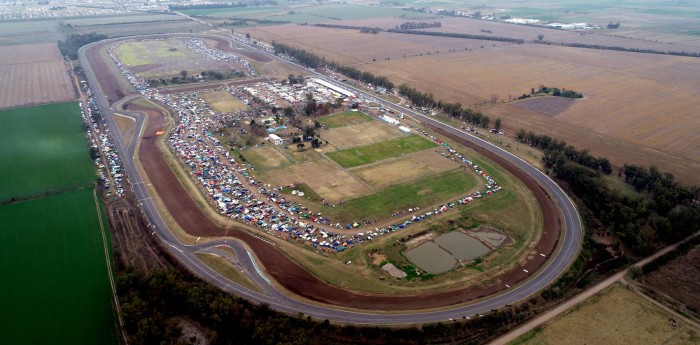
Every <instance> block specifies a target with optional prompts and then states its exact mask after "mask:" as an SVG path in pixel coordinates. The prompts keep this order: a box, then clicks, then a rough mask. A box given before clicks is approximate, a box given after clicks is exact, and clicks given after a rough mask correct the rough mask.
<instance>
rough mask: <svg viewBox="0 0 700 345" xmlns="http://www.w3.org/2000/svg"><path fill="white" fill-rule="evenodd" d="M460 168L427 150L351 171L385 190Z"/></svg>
mask: <svg viewBox="0 0 700 345" xmlns="http://www.w3.org/2000/svg"><path fill="white" fill-rule="evenodd" d="M441 151H442V149H441ZM458 167H459V164H457V163H456V162H453V161H451V160H449V159H447V158H445V157H443V156H441V155H440V154H438V153H436V152H435V151H434V150H426V151H420V152H415V153H411V154H408V155H405V156H402V157H397V158H392V159H387V160H383V161H381V162H379V163H375V164H368V165H364V166H362V167H359V168H353V169H350V171H351V172H352V173H353V174H355V175H357V176H359V177H360V178H362V179H363V180H365V181H367V182H368V183H369V184H371V185H372V186H373V187H375V188H377V189H384V188H386V187H390V186H394V185H399V184H404V183H408V182H411V181H415V180H418V179H420V178H423V177H426V176H430V175H435V174H439V173H442V172H445V171H448V170H452V169H456V168H458ZM465 173H467V170H465ZM465 192H466V191H465Z"/></svg>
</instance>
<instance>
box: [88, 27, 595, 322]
mask: <svg viewBox="0 0 700 345" xmlns="http://www.w3.org/2000/svg"><path fill="white" fill-rule="evenodd" d="M167 36H172V35H167ZM186 36H191V35H186ZM197 36H202V35H197ZM145 37H154V36H153V35H149V36H145ZM160 37H162V36H160ZM207 37H210V38H211V37H212V36H207ZM213 37H215V38H216V39H220V40H222V39H226V38H225V37H221V36H213ZM133 38H134V37H128V38H120V39H113V40H107V41H102V42H97V43H94V44H91V45H88V46H85V47H83V48H81V49H80V51H79V56H80V59H81V63H82V65H83V67H84V69H85V72H86V75H87V78H88V82H89V83H90V85H91V86H92V88H93V90H94V91H95V92H96V93H97V100H98V104H99V106H100V108H101V110H102V112H103V114H105V117H106V118H107V120H108V121H109V125H110V127H111V128H112V130H113V131H115V132H118V128H117V127H116V124H115V123H114V119H113V116H112V109H111V108H110V105H109V102H108V101H107V99H106V97H104V95H103V92H102V89H101V88H100V86H101V84H100V83H98V82H97V78H96V74H95V71H94V69H93V68H94V67H97V68H102V69H104V68H105V66H104V65H103V66H100V64H104V62H103V61H97V60H95V54H94V49H97V47H99V46H100V45H102V44H105V43H106V42H114V41H116V40H124V39H133ZM239 43H241V42H239ZM253 48H254V47H253ZM91 50H92V51H91ZM260 53H261V54H267V55H270V57H271V58H275V59H279V58H278V57H276V56H274V55H271V54H268V53H266V52H260ZM89 55H92V56H91V58H88V56H89ZM283 61H284V60H283ZM285 62H287V63H290V62H289V61H285ZM93 64H94V65H95V66H93ZM292 64H293V63H292ZM297 67H300V68H303V67H301V66H298V65H297ZM309 73H311V74H316V73H315V72H314V71H309ZM316 76H318V77H323V76H320V75H318V74H316ZM103 79H104V78H103ZM331 82H333V83H336V84H338V83H337V82H335V81H331ZM112 83H113V81H112ZM108 84H109V82H108ZM343 87H345V88H351V89H354V90H355V91H356V92H358V93H361V94H364V92H362V91H361V90H357V89H355V88H353V87H351V86H349V85H343ZM367 97H370V98H373V97H372V96H370V95H367ZM379 101H380V102H381V103H383V104H384V105H385V106H387V107H390V108H394V109H396V110H398V111H401V112H404V113H406V114H409V115H410V116H413V117H414V118H417V119H420V120H421V121H422V122H424V123H426V124H428V125H430V126H432V127H434V128H435V129H436V130H438V131H440V132H442V133H443V135H447V136H451V137H452V138H453V139H455V140H459V141H461V142H463V143H465V144H467V145H470V146H472V147H473V148H475V149H477V150H479V151H481V152H482V153H483V154H486V155H487V156H489V158H491V159H493V160H495V161H496V162H497V163H499V164H501V165H502V166H504V167H506V168H507V169H508V167H510V168H511V169H514V171H515V172H516V173H518V172H519V173H520V176H518V177H519V178H520V179H521V180H523V182H525V184H526V185H528V187H530V188H531V189H532V190H533V193H534V194H535V195H536V198H537V199H538V202H540V203H541V204H542V205H545V206H546V205H547V204H549V205H554V203H552V201H554V202H556V206H558V208H559V210H560V211H561V213H559V212H557V210H556V209H555V210H554V211H555V212H554V213H555V214H556V215H557V216H556V217H555V220H554V221H555V222H556V224H550V226H554V227H555V228H556V227H557V225H558V229H561V227H562V226H563V227H565V229H566V230H565V231H564V232H563V236H562V237H561V239H560V243H559V246H558V249H556V248H557V243H556V241H555V243H554V245H553V246H552V247H551V248H553V249H552V250H549V251H548V252H547V253H546V257H541V256H536V259H537V260H533V262H532V263H530V265H532V266H534V269H532V268H531V267H530V266H527V265H526V267H527V268H522V270H523V271H521V272H520V274H519V275H517V276H515V278H517V279H516V280H515V281H516V282H519V285H517V286H515V283H512V284H513V287H512V288H510V289H506V288H505V287H501V289H503V291H501V292H500V293H498V294H495V295H491V294H489V297H484V296H483V294H484V293H485V291H481V292H479V291H478V289H477V290H475V289H471V290H468V291H467V290H464V291H451V292H448V293H445V294H444V295H441V296H440V298H441V303H440V304H438V305H428V306H427V307H426V305H425V304H423V308H431V307H443V306H449V305H454V304H458V303H463V302H465V301H468V300H473V299H475V298H481V297H484V298H482V299H481V300H480V301H478V302H475V303H473V304H469V305H459V306H456V307H454V308H449V309H442V310H438V311H417V312H405V313H402V314H387V313H386V312H372V311H366V312H365V311H349V310H340V309H335V308H333V307H332V306H319V305H318V304H317V303H305V302H301V301H298V300H296V299H292V298H290V297H288V296H286V295H284V294H283V293H282V292H281V291H279V290H278V289H277V288H275V287H274V286H273V285H271V284H270V283H269V279H268V278H267V277H265V276H264V274H263V273H262V272H261V271H260V270H259V268H258V266H257V265H256V262H255V261H254V259H253V257H252V256H251V255H250V254H249V252H248V250H247V249H246V246H247V248H249V249H250V250H251V251H252V252H253V253H256V254H257V255H258V256H259V259H258V260H260V262H261V263H262V264H263V266H264V267H265V269H266V270H267V272H269V274H270V275H271V276H272V277H274V278H275V279H276V280H277V281H279V282H280V283H282V285H283V286H285V287H286V288H288V289H289V290H291V291H292V292H294V293H297V294H299V295H301V296H303V297H307V298H309V299H313V300H316V301H317V302H323V303H328V304H331V305H343V303H338V302H339V300H338V298H340V299H341V301H342V300H345V301H347V300H352V301H354V303H353V304H352V307H354V308H358V309H371V310H379V309H384V310H399V309H404V310H405V309H416V308H414V307H413V304H411V303H408V302H409V301H411V300H415V299H417V298H421V297H423V295H415V296H402V297H395V298H388V297H387V296H377V295H366V294H356V293H352V292H349V291H345V290H342V291H340V292H339V291H331V292H333V294H329V293H326V294H324V291H326V290H328V289H336V290H341V289H338V288H335V287H331V286H329V285H327V284H325V286H324V285H323V284H321V285H318V284H319V280H318V278H316V277H314V276H313V275H311V274H310V273H309V272H308V271H305V270H303V272H305V274H304V273H300V271H298V269H294V267H292V266H284V265H282V266H277V264H280V263H285V264H286V265H289V264H293V265H294V266H297V267H298V265H296V264H295V263H289V262H291V260H289V259H288V258H286V256H284V254H282V253H281V252H280V251H279V250H278V249H277V248H274V247H272V246H271V245H270V244H269V243H267V242H265V241H262V240H261V239H259V238H258V237H255V236H253V235H251V234H250V233H248V232H245V231H240V230H238V229H233V228H224V229H222V228H218V227H217V229H209V230H210V231H216V233H217V234H219V235H229V236H232V237H234V238H237V239H238V240H240V241H242V242H244V243H245V245H246V246H244V245H243V244H242V243H241V242H238V241H236V240H220V241H215V242H211V243H208V244H206V245H199V246H189V245H184V244H182V243H180V242H179V241H178V240H177V239H176V238H175V237H174V235H173V234H172V233H171V232H170V231H169V230H168V229H167V226H166V225H165V223H164V222H163V219H162V218H161V215H160V214H159V212H158V210H157V209H156V207H155V204H154V203H153V200H152V199H151V198H150V194H149V191H148V189H147V188H146V186H145V185H144V182H143V180H142V177H141V176H140V174H139V171H138V170H137V169H136V167H135V162H134V161H133V159H134V153H135V150H136V149H137V148H136V147H135V146H136V145H135V144H133V143H129V145H126V143H124V142H123V141H122V139H121V137H120V136H119V135H116V136H115V137H114V140H115V142H116V144H117V148H118V150H119V152H120V153H121V154H122V157H123V160H124V165H125V170H126V171H127V173H128V176H129V178H130V182H131V183H132V185H133V186H134V192H135V193H136V194H137V196H138V198H139V200H140V202H141V203H142V204H143V209H144V211H145V212H146V214H147V216H148V218H149V220H150V221H151V223H152V224H153V226H154V227H155V229H154V233H155V234H157V235H158V236H159V237H160V239H161V240H162V241H163V242H164V243H165V244H166V248H168V249H169V251H170V252H171V253H172V254H173V255H174V256H175V257H176V258H177V259H178V260H180V261H181V262H182V263H183V264H184V265H185V266H186V267H188V268H189V269H190V270H191V271H192V272H194V273H195V274H197V275H198V276H200V277H202V278H204V279H205V280H207V281H209V282H210V283H212V284H214V285H216V286H218V287H220V288H222V289H224V290H226V291H229V292H232V293H235V294H237V295H239V296H242V297H244V298H247V299H249V300H251V301H254V302H258V303H268V304H269V305H270V306H271V307H272V308H274V309H278V310H280V311H284V312H290V313H298V312H303V313H305V314H307V315H310V316H313V317H317V318H321V319H329V320H333V321H339V322H350V323H373V324H406V323H426V322H434V321H444V320H447V319H450V318H461V317H462V316H468V315H474V314H482V313H486V312H489V311H490V310H492V309H497V308H501V307H503V306H504V305H507V304H513V303H516V302H517V301H520V300H522V299H524V298H526V297H528V296H530V295H532V294H533V293H536V292H537V291H539V290H541V289H542V288H544V287H546V286H547V285H549V284H550V283H551V282H553V281H554V280H555V279H556V278H557V277H558V276H559V275H560V274H561V273H563V272H564V270H566V268H567V267H568V265H569V264H570V263H571V262H572V261H573V260H574V259H575V257H576V254H577V253H578V248H579V246H580V242H581V238H582V229H581V222H580V219H579V216H578V213H577V211H576V208H575V206H574V205H573V202H572V201H571V200H570V199H569V198H568V197H567V196H566V194H565V193H564V192H563V191H562V190H561V188H559V186H558V185H556V183H554V182H553V181H552V180H551V179H550V178H549V177H548V176H546V175H545V174H543V173H542V172H540V171H539V170H537V169H536V168H534V167H532V166H531V165H529V164H527V163H526V162H524V161H522V160H521V159H519V158H518V157H515V156H513V155H511V154H510V153H508V152H507V151H504V150H502V149H501V148H500V147H498V146H495V145H492V144H490V143H488V142H486V141H483V140H481V139H480V138H476V137H472V136H470V135H468V134H467V133H465V132H463V131H461V130H459V129H457V128H454V127H451V126H448V125H445V124H443V123H440V122H439V121H436V120H435V119H433V118H431V117H426V116H424V115H422V114H419V113H415V112H413V111H412V110H411V109H407V108H404V107H401V106H398V105H395V104H392V103H389V102H386V101H382V100H379ZM119 105H120V104H114V106H119ZM131 110H136V111H143V110H144V109H138V108H136V109H131ZM156 118H157V114H152V116H151V119H149V123H148V127H149V128H145V129H144V136H143V139H142V141H141V145H140V146H139V154H140V156H141V162H142V164H143V165H144V170H146V171H147V173H148V172H149V170H151V171H159V172H165V173H167V171H170V173H171V174H173V173H172V171H171V170H170V168H169V166H167V163H165V165H163V162H164V159H163V158H162V155H160V160H162V161H163V162H159V158H158V156H159V155H157V154H154V153H155V152H157V148H155V150H154V147H155V137H153V136H152V135H151V133H152V131H153V129H154V128H160V126H162V124H158V123H157V121H155V122H154V121H152V119H156ZM137 120H138V121H137V125H138V126H142V125H143V124H144V117H143V116H137ZM135 137H136V136H135ZM149 164H150V165H151V166H150V167H147V165H149ZM511 169H508V170H511ZM149 175H150V173H149ZM173 176H174V174H173ZM159 180H160V179H152V182H153V183H154V187H155V189H156V190H157V191H158V193H159V195H160V196H161V197H162V198H163V200H164V201H166V202H168V201H177V200H180V201H183V200H184V201H183V202H186V201H187V200H185V199H189V198H183V197H182V196H183V195H187V193H186V192H185V193H184V194H182V193H181V191H179V190H177V188H173V187H177V186H179V187H180V188H182V186H181V185H180V184H179V183H177V182H176V186H173V185H172V184H170V185H168V184H167V182H165V181H172V179H170V178H167V179H165V180H163V181H160V182H163V185H161V186H158V185H157V184H158V183H159ZM175 181H177V179H176V178H175ZM528 181H530V182H528ZM169 190H170V191H171V193H173V192H174V193H175V194H170V195H168V191H169ZM162 193H164V194H162ZM538 195H539V197H538ZM545 199H546V200H545ZM548 200H549V201H548ZM189 201H190V202H192V201H191V199H189ZM173 205H174V204H171V205H167V207H168V209H169V210H171V213H172V214H173V215H174V216H178V215H179V216H180V217H179V219H177V221H178V223H179V224H180V225H181V226H182V227H183V228H184V229H188V232H190V231H191V230H194V229H197V230H198V231H202V230H206V229H202V228H203V227H208V226H210V225H207V224H203V223H202V222H201V217H199V216H192V214H190V213H187V212H173V211H178V210H180V211H182V210H183V209H181V208H182V207H185V206H183V205H180V206H177V205H175V207H174V208H171V206H173ZM195 208H196V206H195ZM185 209H187V208H185ZM189 211H191V208H190V209H189ZM200 212H201V211H200ZM204 217H205V218H206V216H204ZM188 219H189V220H188ZM181 222H182V223H181ZM209 223H211V222H209ZM545 223H547V220H545ZM562 223H563V224H562ZM212 225H213V224H212ZM552 229H554V228H552ZM550 235H552V234H550ZM555 238H557V239H559V238H560V237H559V236H556V237H555ZM217 245H226V246H230V247H231V248H232V249H234V250H235V251H236V252H237V254H238V257H239V259H241V264H242V265H243V266H244V267H245V269H246V270H247V272H248V273H249V275H250V276H251V278H252V279H253V280H254V281H255V282H256V283H258V284H259V285H261V286H262V287H263V289H264V291H265V293H266V294H260V293H257V292H254V291H251V290H249V289H247V288H244V287H242V286H240V285H238V284H236V283H233V282H231V281H228V280H227V279H226V278H224V277H222V276H221V275H219V274H218V273H216V272H215V271H213V270H212V269H210V268H209V267H207V266H206V265H204V264H202V263H201V262H200V261H199V260H198V259H197V258H196V256H194V254H193V253H194V252H196V251H197V250H200V249H202V248H204V247H211V246H217ZM261 253H264V254H265V255H262V254H261ZM275 253H276V254H275ZM270 255H272V256H273V257H271V256H270ZM275 255H277V256H276V257H274V256H275ZM535 261H537V262H535ZM545 261H546V262H545ZM540 266H543V267H542V268H541V269H540V270H539V271H537V272H536V273H535V271H536V269H537V268H538V267H540ZM528 268H529V269H528ZM290 272H293V274H289V273H290ZM529 272H533V273H529ZM530 275H531V276H530ZM285 281H286V282H290V281H296V284H287V285H285ZM321 283H322V282H321ZM290 287H291V288H290ZM304 291H306V292H307V293H304ZM309 291H310V292H311V293H308V292H309ZM326 292H328V291H326ZM324 296H327V297H328V296H330V297H328V298H324ZM431 296H432V298H433V300H436V299H435V296H436V295H431ZM331 297H333V298H331ZM381 300H385V301H389V302H385V303H383V304H382V303H378V302H379V301H381Z"/></svg>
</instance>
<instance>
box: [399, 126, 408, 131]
mask: <svg viewBox="0 0 700 345" xmlns="http://www.w3.org/2000/svg"><path fill="white" fill-rule="evenodd" d="M399 130H400V131H402V132H404V133H411V130H410V129H409V128H408V127H404V126H399Z"/></svg>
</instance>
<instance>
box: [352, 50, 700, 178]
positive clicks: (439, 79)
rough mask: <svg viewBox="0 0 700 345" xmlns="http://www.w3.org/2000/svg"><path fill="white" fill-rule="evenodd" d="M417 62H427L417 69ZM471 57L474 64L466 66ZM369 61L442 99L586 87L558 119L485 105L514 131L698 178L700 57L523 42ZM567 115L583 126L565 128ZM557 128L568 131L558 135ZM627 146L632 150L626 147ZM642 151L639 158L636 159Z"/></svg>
mask: <svg viewBox="0 0 700 345" xmlns="http://www.w3.org/2000/svg"><path fill="white" fill-rule="evenodd" d="M417 65H420V66H424V67H423V68H422V69H416V68H415V66H417ZM464 65H469V66H470V68H469V69H463V68H460V66H464ZM364 69H366V70H368V71H370V72H375V73H378V74H384V75H387V76H388V77H389V78H390V79H392V80H393V81H394V82H395V83H401V82H410V83H413V84H414V85H419V88H420V89H421V90H423V91H429V92H433V93H434V94H441V95H443V96H442V99H443V100H446V101H460V102H462V104H473V103H474V102H478V101H479V100H482V101H481V102H484V103H485V100H486V99H487V98H489V97H490V95H494V94H495V95H499V96H500V98H501V99H505V98H507V96H508V95H512V96H517V95H519V94H522V93H525V92H528V91H529V90H530V88H532V87H538V86H539V85H548V86H557V87H562V88H567V89H572V90H576V91H579V92H582V93H583V94H584V96H585V98H584V99H582V100H577V101H575V103H574V105H573V106H571V107H569V108H568V109H567V110H566V111H564V112H562V113H560V114H558V115H556V116H555V117H554V119H555V120H556V121H551V120H544V121H543V120H542V119H539V120H537V119H535V120H534V121H531V117H530V119H528V120H525V119H524V117H523V115H522V114H523V112H526V111H525V110H520V111H516V112H515V113H510V112H511V111H513V107H509V108H510V109H508V108H504V107H507V106H504V105H498V106H492V107H489V108H486V109H483V110H482V112H485V113H486V114H487V115H489V116H491V118H496V117H503V120H504V124H505V127H506V128H508V129H510V130H512V131H513V132H514V131H517V130H518V129H520V128H525V129H533V130H535V131H536V132H539V133H545V134H549V135H552V136H554V137H556V138H560V139H564V140H567V141H568V142H570V143H573V144H575V145H577V146H579V147H580V148H590V149H592V152H594V153H595V154H599V155H606V156H607V157H609V158H610V159H611V160H612V161H613V164H618V165H622V163H625V162H630V163H637V164H644V165H648V164H649V163H650V162H651V163H654V164H656V165H657V166H659V167H661V168H662V170H670V171H671V172H673V173H674V174H676V175H677V176H678V177H679V178H680V179H681V180H684V181H686V182H691V181H695V182H697V181H698V180H697V178H698V177H697V176H696V174H692V173H690V171H688V170H690V169H688V168H687V167H685V166H686V165H688V164H691V165H694V167H693V169H697V167H698V164H700V151H698V150H696V149H695V148H696V147H698V145H700V136H699V135H698V133H700V122H699V121H697V116H696V114H695V109H697V108H698V107H700V98H699V97H696V95H697V94H698V92H700V88H698V86H697V85H700V60H698V59H693V58H683V57H671V56H659V55H645V54H632V53H622V52H610V51H600V50H586V49H575V48H562V47H539V46H534V45H532V46H528V45H518V46H512V47H504V48H496V49H491V50H488V51H487V50H482V51H476V52H463V53H455V54H446V55H443V56H431V57H422V58H416V59H406V60H398V61H390V62H381V63H376V64H369V65H366V66H365V68H364ZM690 71H698V73H691V72H690ZM494 75H500V76H502V78H494V77H493V76H494ZM417 81H418V82H417ZM565 123H570V124H573V125H575V127H574V128H578V129H576V130H567V131H566V132H563V131H562V129H563V128H564V127H563V126H565ZM584 128H588V129H592V130H594V131H593V132H590V131H585V130H584ZM555 131H556V132H559V133H561V134H558V135H554V132H555ZM596 133H601V134H604V135H603V136H602V137H603V138H604V139H603V140H600V138H596V139H595V140H593V141H591V136H592V135H596ZM616 139H623V140H622V141H620V140H616ZM610 141H618V142H621V144H617V143H616V144H615V145H614V146H611V147H610V149H611V151H613V152H608V149H600V147H601V143H605V142H610ZM624 141H628V142H627V143H625V142H624ZM629 142H632V143H634V144H636V145H630V144H629ZM615 146H616V147H615ZM624 146H626V147H628V148H629V149H630V150H631V151H625V152H624V153H622V152H620V148H621V147H624ZM644 151H661V152H663V153H665V154H666V155H664V154H659V152H652V156H651V157H653V158H654V159H649V158H650V155H649V154H648V153H647V152H644ZM630 157H634V158H635V160H631V159H630ZM637 157H639V158H640V159H639V160H636V158H637ZM670 161H673V162H670ZM696 171H697V170H696Z"/></svg>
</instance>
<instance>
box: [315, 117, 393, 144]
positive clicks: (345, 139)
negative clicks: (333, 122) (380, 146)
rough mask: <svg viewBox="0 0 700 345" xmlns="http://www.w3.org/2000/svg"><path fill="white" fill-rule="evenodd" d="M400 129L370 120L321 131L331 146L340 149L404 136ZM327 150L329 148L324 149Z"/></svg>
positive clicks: (322, 136)
mask: <svg viewBox="0 0 700 345" xmlns="http://www.w3.org/2000/svg"><path fill="white" fill-rule="evenodd" d="M402 135H403V133H401V132H399V130H398V129H396V128H394V127H391V126H388V125H385V124H383V123H379V122H377V121H370V122H365V123H360V124H357V125H352V126H345V127H337V128H331V129H324V130H322V131H321V138H323V139H324V140H328V142H329V143H330V145H331V146H333V147H335V148H336V149H338V150H343V149H347V148H350V147H355V146H360V145H368V144H371V143H375V142H378V141H384V140H388V139H392V138H396V137H400V136H402ZM324 151H327V150H324Z"/></svg>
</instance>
